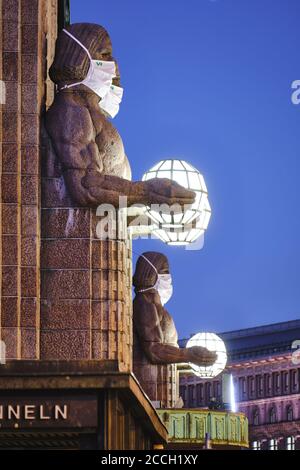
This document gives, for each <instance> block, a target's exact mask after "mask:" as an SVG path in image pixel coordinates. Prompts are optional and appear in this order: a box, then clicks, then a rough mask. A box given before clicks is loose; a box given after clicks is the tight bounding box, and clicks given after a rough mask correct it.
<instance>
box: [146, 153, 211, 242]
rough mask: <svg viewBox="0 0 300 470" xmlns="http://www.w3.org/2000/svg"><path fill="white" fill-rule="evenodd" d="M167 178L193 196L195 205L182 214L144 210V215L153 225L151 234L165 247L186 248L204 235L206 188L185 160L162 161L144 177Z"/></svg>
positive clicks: (195, 170)
mask: <svg viewBox="0 0 300 470" xmlns="http://www.w3.org/2000/svg"><path fill="white" fill-rule="evenodd" d="M152 178H169V179H171V180H173V181H176V182H177V183H179V184H180V185H181V186H183V187H184V188H186V189H190V190H192V191H194V192H195V193H196V200H195V202H194V203H193V204H192V205H191V206H190V207H189V208H188V209H187V210H185V211H181V212H179V213H176V212H175V213H172V212H170V213H163V212H162V211H157V210H153V209H151V208H147V211H146V214H147V215H148V217H150V219H151V220H152V221H153V222H154V226H155V228H154V229H153V233H154V234H155V235H156V236H157V237H158V238H160V239H161V240H162V241H163V242H165V243H167V244H168V245H188V244H189V243H193V242H194V241H195V240H197V238H199V237H200V236H201V235H203V234H204V232H205V230H206V229H207V226H208V223H209V219H210V216H211V209H210V205H209V202H208V195H207V188H206V184H205V181H204V178H203V176H202V175H201V173H200V172H199V171H198V170H197V169H196V168H194V167H193V166H192V165H190V164H189V163H187V162H185V161H184V160H171V159H170V160H162V161H160V162H159V163H157V164H156V165H154V166H153V167H152V168H150V170H149V171H147V173H145V174H144V176H143V178H142V179H143V181H147V180H150V179H152Z"/></svg>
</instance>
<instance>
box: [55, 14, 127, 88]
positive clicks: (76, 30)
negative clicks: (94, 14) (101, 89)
mask: <svg viewBox="0 0 300 470" xmlns="http://www.w3.org/2000/svg"><path fill="white" fill-rule="evenodd" d="M66 30H67V31H69V32H70V33H71V34H72V35H73V36H74V37H75V38H76V39H78V41H80V42H81V43H82V44H83V45H84V46H85V47H86V48H87V49H88V51H89V52H90V54H91V57H92V59H95V60H109V61H115V59H114V58H113V56H112V44H111V40H110V37H109V35H108V32H107V31H106V30H105V29H104V28H103V27H102V26H99V25H97V24H92V23H75V24H72V25H69V26H67V27H66ZM115 63H116V75H117V77H116V78H115V79H114V80H113V83H114V84H115V85H117V86H118V85H119V80H120V76H119V69H118V64H117V62H116V61H115ZM89 67H90V60H89V57H88V55H87V53H86V51H85V50H84V49H83V48H82V47H81V46H80V45H79V44H78V43H77V42H76V41H74V40H73V39H72V38H71V37H70V36H68V35H67V34H66V33H65V32H64V31H61V32H60V33H59V35H58V38H57V41H56V47H55V57H54V61H53V64H52V65H51V67H50V70H49V75H50V78H51V80H52V81H53V82H54V83H72V82H80V81H82V80H84V79H85V77H86V75H87V73H88V70H89Z"/></svg>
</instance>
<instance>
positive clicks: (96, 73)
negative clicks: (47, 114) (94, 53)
mask: <svg viewBox="0 0 300 470" xmlns="http://www.w3.org/2000/svg"><path fill="white" fill-rule="evenodd" d="M63 32H64V33H66V34H67V35H68V36H70V38H72V39H73V40H74V41H75V42H77V44H79V45H80V46H81V47H82V49H84V50H85V52H86V53H87V55H88V57H89V59H90V68H89V71H88V73H87V76H86V77H85V79H84V80H82V81H81V82H77V83H72V84H71V85H65V86H64V87H62V88H61V90H64V89H65V88H72V87H74V86H77V85H86V86H87V87H88V88H90V89H91V90H93V91H94V92H95V93H96V94H97V95H98V96H100V98H103V97H104V96H105V95H106V94H107V93H108V92H109V91H110V87H111V86H112V80H113V78H114V77H115V76H116V64H115V63H114V62H113V61H105V60H94V59H92V57H91V54H90V52H89V50H88V49H87V48H86V47H85V46H84V45H83V44H82V43H81V42H80V41H78V39H77V38H75V36H73V34H71V33H69V31H67V30H66V29H63Z"/></svg>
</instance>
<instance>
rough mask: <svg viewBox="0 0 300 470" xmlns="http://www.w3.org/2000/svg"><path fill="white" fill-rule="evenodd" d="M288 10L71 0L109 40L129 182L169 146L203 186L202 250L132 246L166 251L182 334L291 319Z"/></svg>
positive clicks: (231, 0)
mask: <svg viewBox="0 0 300 470" xmlns="http://www.w3.org/2000/svg"><path fill="white" fill-rule="evenodd" d="M299 18H300V2H299V0H243V1H241V0H215V1H212V0H114V1H101V0H84V1H82V0H71V21H72V22H73V23H76V22H91V23H98V24H101V25H103V26H104V27H105V28H106V29H107V30H108V32H109V33H110V36H111V38H112V43H113V48H114V56H115V57H116V59H117V60H118V62H119V66H120V71H121V79H122V80H121V81H122V86H123V87H124V99H123V102H122V105H121V110H120V113H119V114H118V116H117V117H116V118H115V120H114V124H115V126H116V127H117V129H118V130H119V132H120V134H121V136H122V139H123V142H124V146H125V149H126V153H127V155H128V157H129V160H130V163H131V167H132V170H133V178H134V180H137V179H140V178H141V176H142V174H143V173H144V172H145V171H146V170H147V169H149V168H150V167H151V166H152V165H154V164H155V163H156V162H158V161H159V160H161V159H163V158H166V157H171V158H174V157H178V156H179V157H181V158H183V159H185V160H187V161H189V162H190V163H192V164H193V165H194V166H195V167H197V168H198V169H199V170H200V171H201V172H202V173H203V175H204V177H205V180H206V183H207V186H208V191H209V199H210V203H211V206H212V218H211V222H210V225H209V228H208V230H207V233H206V237H205V245H204V248H203V250H201V251H187V250H185V249H184V248H178V247H168V246H166V245H165V244H163V243H162V242H160V241H154V240H146V241H145V240H143V241H142V240H139V241H135V242H134V250H135V251H136V252H142V251H145V250H156V251H162V252H163V253H165V254H166V255H167V256H168V257H169V260H170V264H171V272H172V275H173V283H174V294H173V297H172V299H171V300H170V301H169V303H168V304H167V309H168V310H169V311H170V312H171V313H172V315H173V317H174V319H175V322H176V325H177V329H178V333H179V336H180V337H184V336H188V335H189V334H190V333H192V332H198V331H204V330H205V331H226V330H232V329H239V328H244V327H250V326H255V325H260V324H264V323H272V322H280V321H285V320H291V319H295V318H299V317H300V288H299V282H300V280H299V270H300V249H299V244H300V217H299V203H300V197H299V195H300V187H299V181H300V159H299V153H300V132H299V125H300V105H298V106H296V105H293V104H292V102H291V93H292V90H291V83H292V82H293V81H294V80H296V79H300V59H299V52H298V51H299V44H300V28H299ZM134 259H136V257H135V258H134Z"/></svg>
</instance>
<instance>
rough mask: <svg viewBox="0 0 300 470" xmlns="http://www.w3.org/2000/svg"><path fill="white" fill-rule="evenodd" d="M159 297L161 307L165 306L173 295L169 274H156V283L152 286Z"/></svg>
mask: <svg viewBox="0 0 300 470" xmlns="http://www.w3.org/2000/svg"><path fill="white" fill-rule="evenodd" d="M154 289H156V290H157V292H158V293H159V296H160V300H161V303H162V305H165V304H166V303H167V302H168V301H169V300H170V298H171V297H172V294H173V286H172V276H171V274H157V281H156V283H155V285H154Z"/></svg>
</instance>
